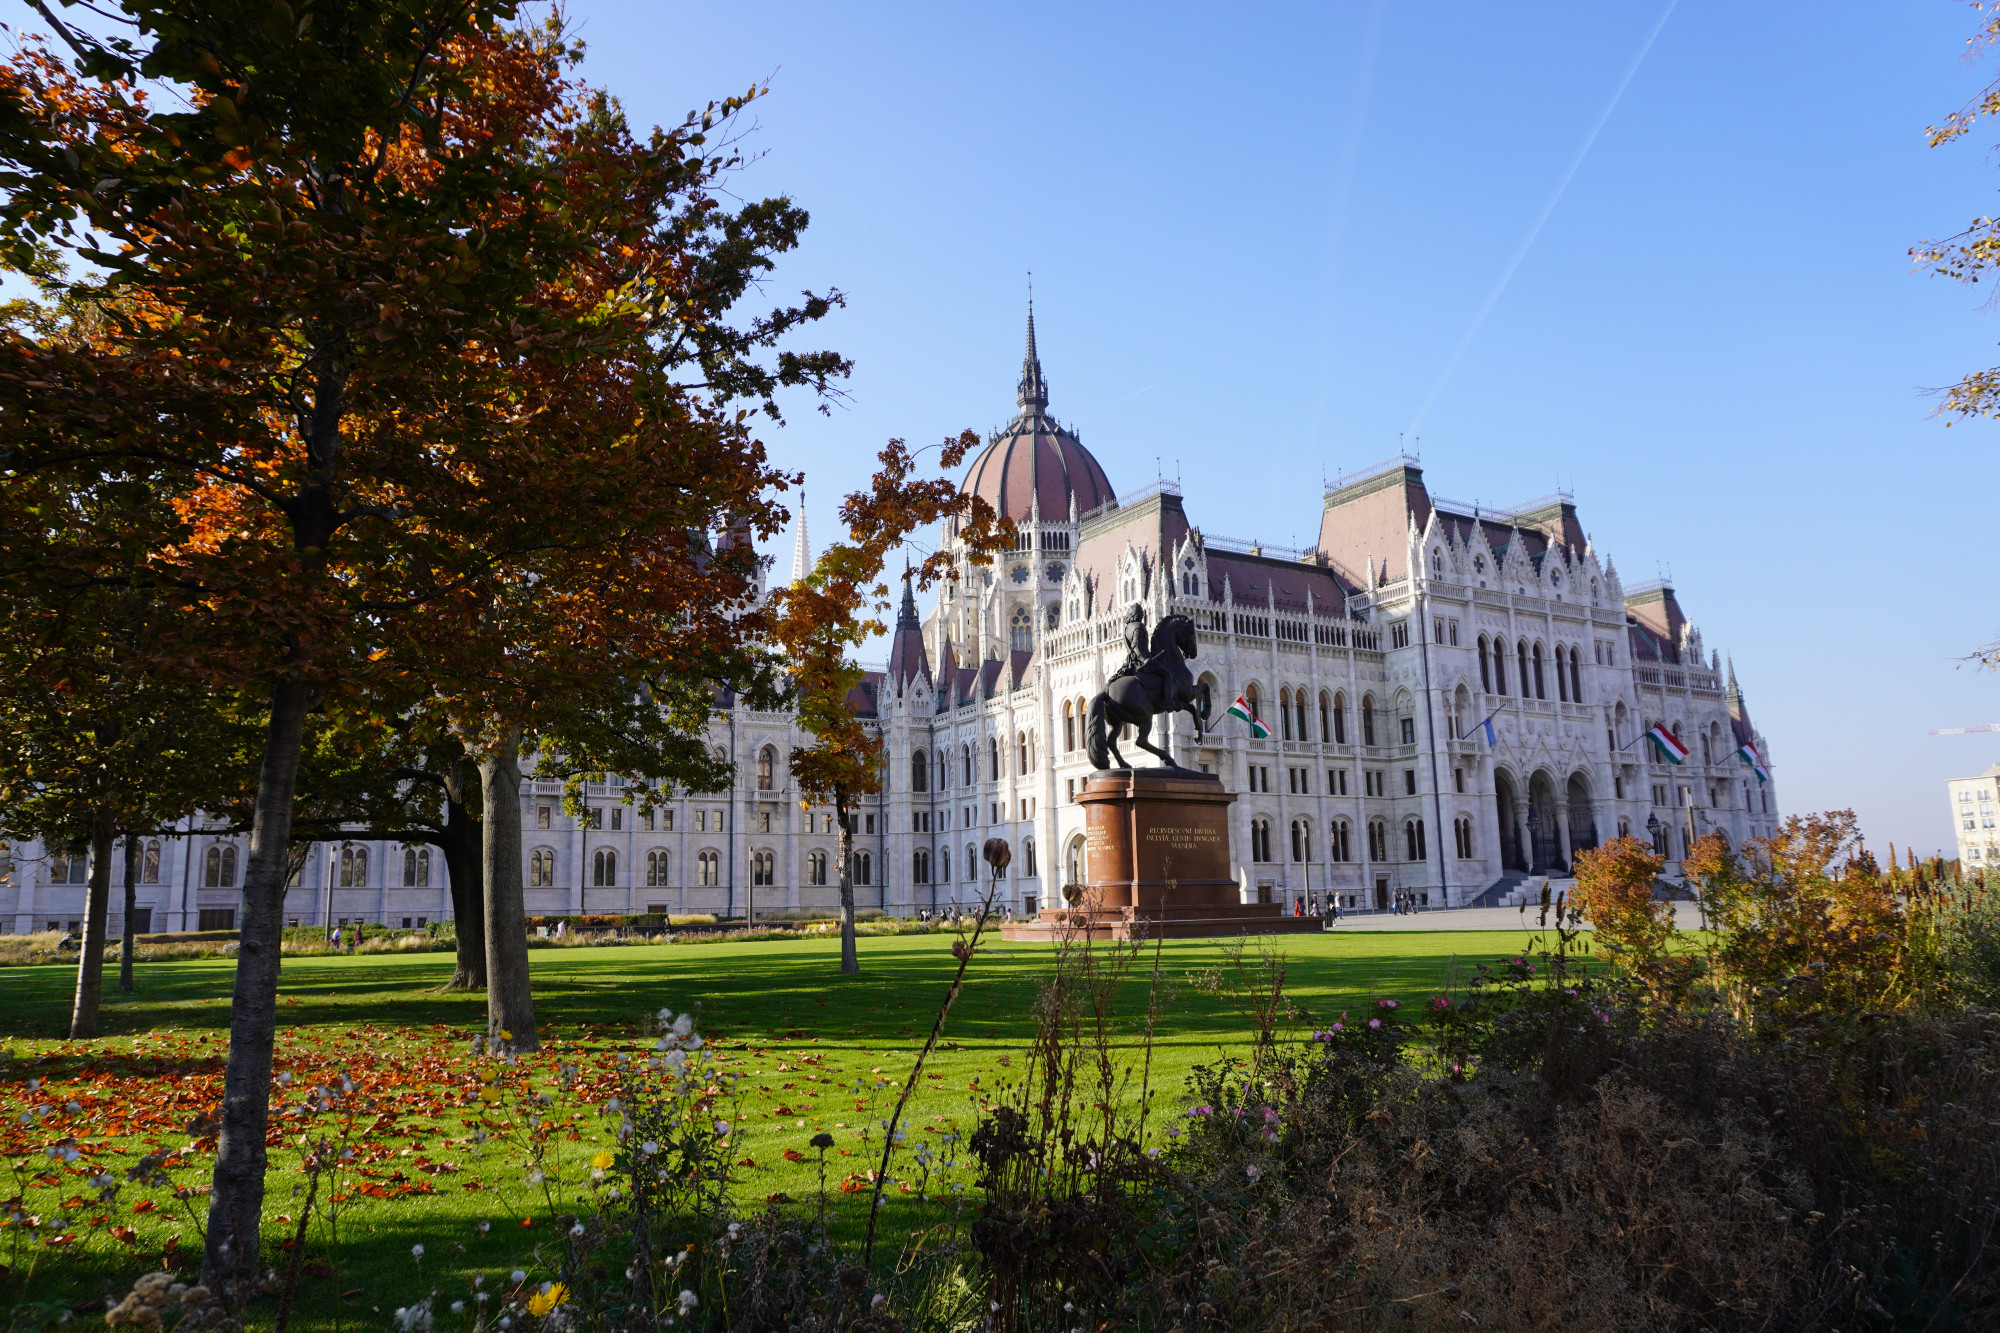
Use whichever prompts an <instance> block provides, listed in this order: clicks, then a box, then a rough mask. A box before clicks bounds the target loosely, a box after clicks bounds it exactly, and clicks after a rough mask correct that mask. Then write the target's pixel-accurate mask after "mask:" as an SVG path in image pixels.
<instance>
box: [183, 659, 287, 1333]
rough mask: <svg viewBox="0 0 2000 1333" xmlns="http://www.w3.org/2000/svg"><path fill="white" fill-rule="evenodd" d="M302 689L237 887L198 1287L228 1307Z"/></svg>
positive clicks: (275, 751)
mask: <svg viewBox="0 0 2000 1333" xmlns="http://www.w3.org/2000/svg"><path fill="white" fill-rule="evenodd" d="M305 724H306V686H305V683H304V682H303V681H297V680H280V681H279V682H278V684H277V686H276V687H275V688H274V689H273V690H272V691H271V719H270V722H269V724H268V726H267V728H266V731H265V735H264V758H263V764H262V766H261V767H260V769H259V770H258V773H257V807H256V812H255V814H254V816H253V818H252V822H251V825H250V864H249V868H248V870H247V872H246V873H245V875H244V877H243V928H242V930H241V931H240V932H238V935H237V946H236V993H235V995H234V996H233V997H232V999H231V1000H230V1005H229V1064H228V1067H227V1069H226V1070H225V1072H224V1074H223V1078H222V1132H221V1142H220V1144H219V1145H218V1146H217V1149H216V1157H215V1178H214V1182H213V1184H212V1186H211V1187H210V1190H209V1199H208V1243H207V1247H206V1251H205V1253H204V1254H203V1256H202V1267H201V1278H202V1283H203V1285H205V1286H207V1288H208V1289H209V1290H210V1291H211V1292H214V1293H215V1294H216V1295H217V1296H219V1297H221V1298H222V1300H223V1301H224V1302H225V1303H226V1304H228V1305H230V1306H232V1307H233V1306H238V1305H240V1304H241V1303H242V1302H243V1301H245V1300H247V1299H249V1297H250V1296H251V1295H252V1294H253V1293H254V1292H255V1290H256V1282H257V1260H258V1247H259V1236H260V1224H261V1222H262V1220H263V1212H264V1166H265V1156H266V1154H265V1149H264V1135H265V1133H266V1132H267V1130H268V1129H269V1126H270V1118H271V1057H272V1048H273V1047H274V1046H275V1044H276V1042H277V1035H278V966H279V963H280V961H281V960H282V957H283V955H282V954H281V952H280V947H279V946H280V945H281V944H282V943H283V942H284V925H285V885H286V883H287V881H289V880H290V879H291V874H292V858H291V856H290V854H289V852H290V848H289V843H290V841H291V835H292V795H293V790H294V788H295V787H296V786H297V783H298V776H299V748H300V741H301V738H302V737H303V736H304V734H305Z"/></svg>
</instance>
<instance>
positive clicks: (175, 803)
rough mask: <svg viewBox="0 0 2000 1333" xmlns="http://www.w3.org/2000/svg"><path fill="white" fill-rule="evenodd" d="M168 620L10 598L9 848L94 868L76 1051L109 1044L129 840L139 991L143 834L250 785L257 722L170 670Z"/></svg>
mask: <svg viewBox="0 0 2000 1333" xmlns="http://www.w3.org/2000/svg"><path fill="white" fill-rule="evenodd" d="M72 498H73V499H74V498H75V497H72ZM42 512H43V513H44V514H46V513H48V512H50V511H46V510H45V511H42ZM66 512H70V513H74V512H75V508H73V507H72V508H69V509H67V511H66ZM24 518H25V516H24V515H20V514H17V515H16V519H15V521H16V522H21V521H23V520H24ZM48 541H49V545H50V547H51V548H52V549H53V548H55V547H57V546H59V545H61V544H62V543H63V541H64V538H63V537H62V535H61V534H59V533H55V532H51V533H50V534H49V537H48ZM159 614H160V612H159V608H158V606H157V605H156V604H155V603H154V602H153V600H152V599H150V598H148V597H146V596H144V595H143V594H142V593H140V592H137V591H135V590H133V589H130V588H117V587H112V588H100V587H93V586H88V585H73V584H65V583H63V582H61V581H58V582H57V583H56V584H54V585H53V586H41V587H37V586H35V585H34V584H33V582H32V581H31V580H30V579H28V578H27V577H25V576H24V577H23V578H22V579H19V580H16V581H15V582H13V583H12V584H11V585H9V586H8V587H7V589H6V591H5V592H0V837H6V838H7V839H9V840H13V841H22V840H27V839H40V840H41V842H42V844H43V845H44V847H46V848H49V849H51V850H54V851H59V852H83V851H87V852H88V855H89V866H90V880H89V887H88V889H87V890H86V895H85V909H84V913H83V939H82V941H81V947H80V949H79V950H78V958H77V976H76V994H75V1002H74V1004H73V1006H72V1008H71V1016H70V1033H69V1034H70V1036H71V1037H74V1038H83V1037H94V1036H96V1035H98V1030H99V1022H98V1015H99V1009H100V1006H101V1004H102V1002H103V994H104V954H105V943H106V935H105V932H106V929H107V926H108V920H109V913H110V901H111V867H112V859H113V857H112V851H113V848H114V847H115V846H116V845H117V843H118V841H119V837H120V835H121V834H123V835H124V844H125V863H126V865H125V890H126V891H125V899H126V901H125V923H126V928H125V948H124V953H123V958H122V960H121V963H120V972H121V978H122V979H121V988H122V989H124V990H127V991H129V990H131V989H132V986H131V962H132V920H133V912H132V908H133V902H134V898H135V896H136V871H137V864H136V848H137V846H138V835H139V834H141V833H150V832H155V831H158V830H161V829H164V828H166V827H168V826H170V825H171V824H172V823H173V822H174V821H175V820H178V819H181V818H183V817H185V816H186V815H188V814H191V813H193V812H194V811H196V810H198V809H202V808H205V807H213V806H215V805H218V804H221V803H223V802H226V801H228V800H229V799H230V798H231V797H232V796H234V795H236V794H238V793H240V792H241V791H242V790H243V788H244V786H245V785H246V783H247V780H248V778H249V774H250V759H251V756H252V755H253V754H254V749H253V745H254V740H255V736H256V726H255V724H254V722H250V721H248V720H247V719H245V718H244V717H243V716H241V714H240V713H238V712H237V711H236V710H234V709H232V708H231V707H230V706H229V703H228V701H226V700H217V699H215V698H213V697H211V696H210V695H209V694H208V693H207V692H206V691H204V690H202V689H201V688H199V687H198V686H197V685H195V684H194V683H193V682H191V681H189V680H188V679H186V678H185V677H183V676H178V675H175V674H172V673H170V672H165V671H163V670H162V669H161V667H160V664H159V662H158V660H157V657H156V655H155V654H154V652H153V645H152V642H151V640H152V636H153V633H154V631H155V629H156V627H157V624H158V616H159Z"/></svg>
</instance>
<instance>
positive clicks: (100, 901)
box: [69, 807, 118, 1041]
mask: <svg viewBox="0 0 2000 1333" xmlns="http://www.w3.org/2000/svg"><path fill="white" fill-rule="evenodd" d="M117 836H118V830H117V829H116V828H115V827H114V826H113V823H112V819H111V812H110V811H109V810H106V809H104V808H103V807H99V808H98V809H96V810H93V811H91V814H90V902H89V903H88V905H87V906H86V907H85V908H84V913H83V948H82V950H81V951H80V956H79V957H78V958H77V960H76V1004H75V1005H74V1007H72V1008H71V1010H70V1018H69V1035H70V1039H71V1040H72V1041H74V1040H76V1039H77V1038H79V1037H94V1036H96V1035H97V1009H98V1005H99V1003H100V1002H101V1001H102V1000H103V998H104V928H105V926H106V925H107V924H108V922H107V920H106V918H107V917H108V916H109V914H110V911H111V846H112V842H113V840H114V839H115V838H116V837H117Z"/></svg>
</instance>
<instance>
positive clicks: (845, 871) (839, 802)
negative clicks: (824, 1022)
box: [833, 793, 861, 974]
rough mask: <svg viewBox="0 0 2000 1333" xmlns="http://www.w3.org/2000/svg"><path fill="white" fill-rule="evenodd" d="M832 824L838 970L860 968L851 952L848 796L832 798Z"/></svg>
mask: <svg viewBox="0 0 2000 1333" xmlns="http://www.w3.org/2000/svg"><path fill="white" fill-rule="evenodd" d="M833 815H834V819H833V822H834V824H835V825H836V826H837V827H838V828H839V829H840V970H841V971H842V972H844V973H849V974H854V973H859V972H860V971H861V957H860V955H859V954H857V953H856V952H855V951H854V866H853V862H852V858H853V855H854V824H853V820H852V818H851V817H850V816H849V815H848V813H847V798H846V797H845V796H843V795H840V794H838V793H836V794H835V795H834V798H833Z"/></svg>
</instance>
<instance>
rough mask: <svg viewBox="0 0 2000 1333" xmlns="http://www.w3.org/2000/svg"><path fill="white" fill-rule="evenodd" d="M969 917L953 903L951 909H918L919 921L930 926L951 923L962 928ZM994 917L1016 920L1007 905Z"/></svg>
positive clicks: (1012, 910) (1002, 905)
mask: <svg viewBox="0 0 2000 1333" xmlns="http://www.w3.org/2000/svg"><path fill="white" fill-rule="evenodd" d="M969 915H970V914H969V913H967V912H966V911H965V910H964V909H963V908H961V907H960V906H959V905H958V904H957V903H953V904H952V905H951V906H950V907H919V908H918V909H917V920H919V921H922V922H924V923H925V924H929V923H930V922H932V921H940V922H943V921H949V922H950V923H951V924H952V925H954V926H962V925H964V924H965V923H966V919H967V917H968V916H969ZM994 915H995V916H997V917H999V918H1000V920H1002V921H1012V920H1013V919H1014V909H1013V908H1012V907H1010V906H1008V905H1007V904H1006V903H1002V904H1000V909H999V910H998V911H997V912H995V913H994Z"/></svg>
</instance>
